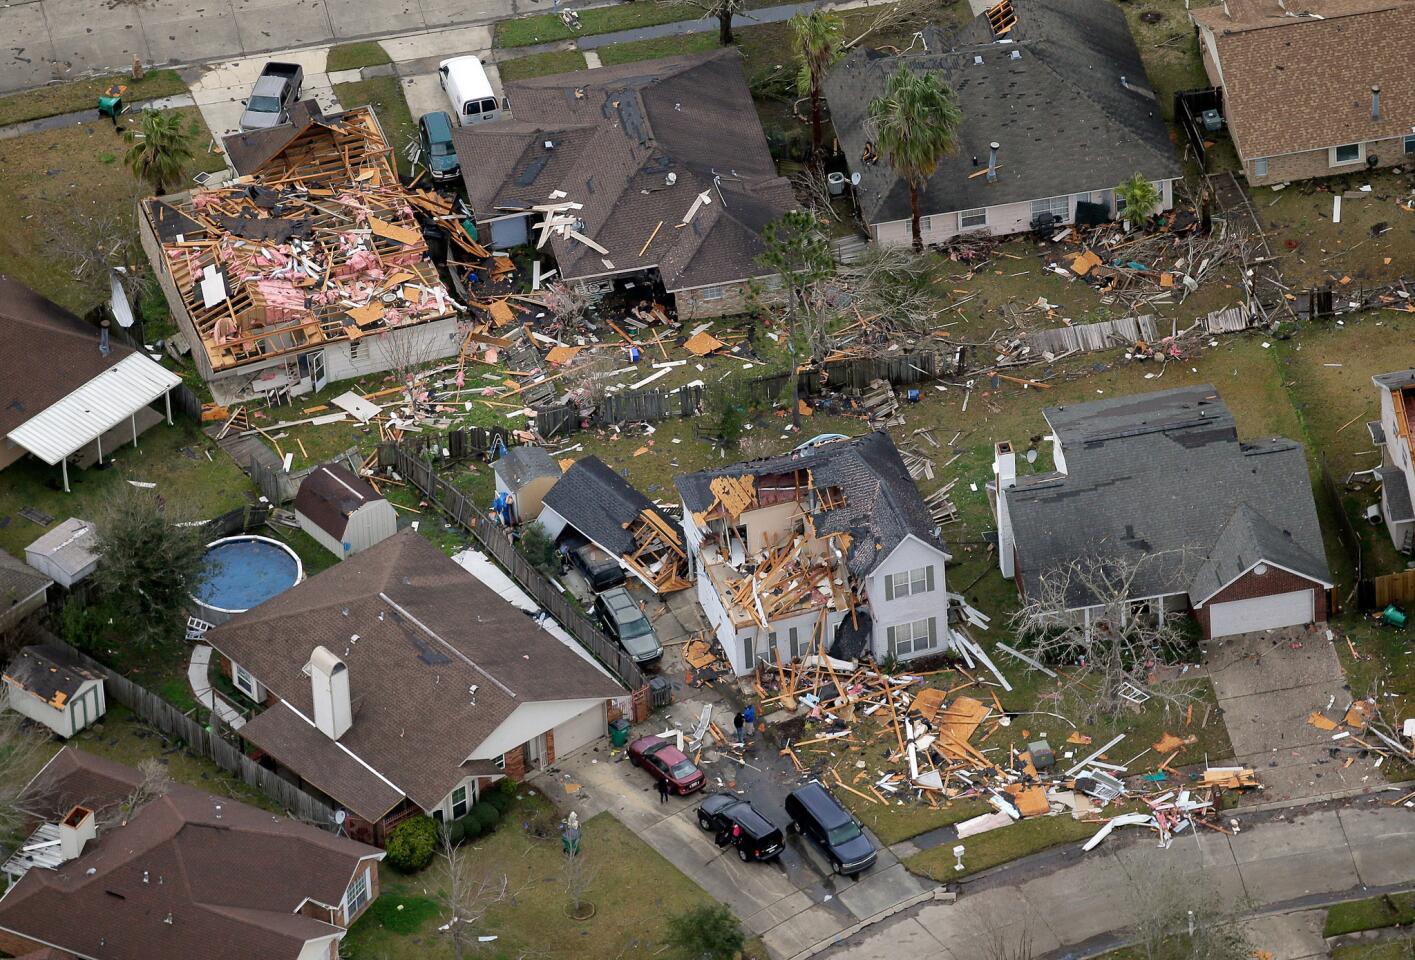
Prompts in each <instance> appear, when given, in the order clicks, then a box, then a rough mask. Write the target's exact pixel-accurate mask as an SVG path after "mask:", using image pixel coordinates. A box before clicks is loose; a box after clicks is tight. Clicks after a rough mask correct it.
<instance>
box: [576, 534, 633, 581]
mask: <svg viewBox="0 0 1415 960" xmlns="http://www.w3.org/2000/svg"><path fill="white" fill-rule="evenodd" d="M560 549H561V550H562V551H564V552H565V555H566V556H568V557H569V558H570V564H571V565H572V566H573V567H574V568H575V569H576V570H578V571H580V574H581V576H583V577H584V578H585V582H586V583H588V584H589V585H590V589H591V590H593V591H594V592H595V593H603V592H604V591H605V590H609V589H610V588H612V587H617V586H619V585H620V584H622V583H623V582H624V577H625V574H624V568H623V567H622V566H620V565H619V561H618V560H615V559H614V558H613V557H612V556H610V555H609V554H608V553H606V552H605V551H604V550H601V549H600V548H599V547H597V546H595V545H594V544H593V543H591V542H590V541H588V540H586V539H585V538H584V537H583V536H581V535H580V534H578V533H567V534H565V535H564V536H563V537H561V538H560Z"/></svg>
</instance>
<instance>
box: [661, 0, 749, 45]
mask: <svg viewBox="0 0 1415 960" xmlns="http://www.w3.org/2000/svg"><path fill="white" fill-rule="evenodd" d="M672 2H673V3H674V4H675V5H676V6H683V7H696V8H698V9H699V10H701V11H702V12H703V16H704V17H712V18H713V19H714V20H716V21H717V42H718V44H719V45H720V46H724V47H725V46H727V45H728V44H730V43H731V42H732V17H733V16H734V15H736V14H737V13H739V12H741V11H742V10H744V9H746V6H747V3H746V0H672Z"/></svg>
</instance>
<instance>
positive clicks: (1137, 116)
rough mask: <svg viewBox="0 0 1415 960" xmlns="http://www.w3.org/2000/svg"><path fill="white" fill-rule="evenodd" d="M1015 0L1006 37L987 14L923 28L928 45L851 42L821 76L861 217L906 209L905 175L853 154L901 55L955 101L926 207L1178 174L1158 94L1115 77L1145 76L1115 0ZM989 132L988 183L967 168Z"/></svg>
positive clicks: (950, 207)
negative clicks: (955, 25)
mask: <svg viewBox="0 0 1415 960" xmlns="http://www.w3.org/2000/svg"><path fill="white" fill-rule="evenodd" d="M1012 6H1013V8H1014V10H1015V11H1016V13H1017V26H1016V27H1015V28H1014V29H1013V30H1012V32H1011V33H1010V34H1008V39H1009V40H1010V41H1011V42H1008V43H1000V44H999V43H994V42H993V38H992V32H991V29H990V28H989V26H988V22H987V18H986V17H985V16H979V17H976V18H974V19H973V20H972V21H971V22H970V23H968V24H967V25H966V26H964V27H963V29H962V30H960V31H959V32H958V33H957V34H955V35H954V36H952V37H945V36H942V35H940V34H939V33H937V32H935V31H931V32H930V33H929V34H926V36H927V38H928V50H929V51H930V52H927V53H923V52H919V51H915V52H911V53H908V54H905V55H902V56H889V55H885V54H883V53H881V52H878V51H873V50H865V49H860V50H857V51H855V52H854V53H852V54H850V55H849V56H847V57H846V58H845V59H844V60H842V61H841V62H840V64H838V65H837V66H836V67H835V69H834V70H832V71H831V73H830V75H829V76H828V77H827V78H826V83H825V92H826V96H827V99H828V100H829V103H830V113H831V119H832V121H833V122H834V124H835V130H836V134H837V136H838V137H839V138H840V143H841V146H842V148H843V149H844V151H845V156H846V158H847V160H848V161H849V163H850V169H851V171H852V172H858V173H859V174H860V176H861V182H860V185H859V187H858V188H857V190H858V194H859V198H860V205H861V209H862V211H863V214H864V218H865V220H866V221H867V222H869V223H883V222H889V221H893V220H902V219H905V218H906V217H908V216H909V192H908V186H907V184H905V183H904V181H903V180H901V179H900V178H898V177H896V176H895V175H894V172H893V171H892V170H891V169H890V167H889V163H888V162H887V160H886V159H885V158H883V157H882V158H881V159H880V161H879V162H878V163H874V164H865V163H863V162H862V161H861V159H860V158H861V156H862V154H863V151H864V145H865V142H866V141H867V140H869V139H871V136H870V134H869V132H868V131H867V129H866V118H867V114H868V111H869V104H870V101H871V100H873V99H874V98H875V97H877V96H878V95H879V94H880V93H882V92H883V90H884V84H885V78H886V77H887V75H888V74H890V73H892V72H894V71H895V70H896V69H897V67H898V64H899V63H900V62H904V63H907V64H909V66H910V68H911V69H914V70H925V71H932V72H938V73H941V74H943V77H944V78H945V79H946V80H947V81H948V82H949V84H950V85H952V87H953V88H954V89H955V90H956V91H957V93H958V100H959V106H960V108H961V109H962V112H963V126H962V129H961V131H960V135H959V147H958V152H957V153H955V154H953V155H951V156H948V157H945V158H944V159H943V161H942V162H940V163H939V166H938V170H937V172H936V173H935V174H934V176H933V177H931V178H930V179H929V182H928V186H927V188H926V189H925V191H924V193H923V195H922V196H921V197H920V210H921V212H922V213H924V214H939V213H946V212H949V211H955V210H971V209H976V208H979V207H989V206H995V205H997V204H1004V203H1017V202H1023V201H1028V200H1036V199H1042V198H1047V197H1059V196H1063V195H1067V194H1073V193H1083V192H1090V191H1100V190H1108V189H1111V188H1112V187H1114V186H1115V185H1116V184H1118V183H1120V182H1121V181H1122V180H1125V179H1126V178H1128V177H1130V176H1131V175H1132V174H1134V173H1136V172H1137V171H1138V172H1141V173H1143V174H1145V176H1146V177H1147V178H1149V179H1151V180H1162V179H1169V178H1173V177H1179V176H1181V175H1182V171H1181V169H1180V166H1179V162H1178V160H1177V159H1176V157H1175V154H1174V146H1173V144H1172V142H1171V140H1170V136H1169V128H1168V127H1167V126H1166V125H1165V122H1164V119H1163V117H1162V116H1161V113H1160V108H1159V104H1158V103H1157V102H1156V101H1155V100H1152V99H1150V98H1149V97H1147V96H1145V95H1144V94H1142V93H1137V92H1135V91H1134V90H1132V89H1128V88H1127V87H1126V86H1123V85H1122V84H1121V78H1122V77H1124V78H1125V80H1126V82H1127V83H1128V84H1129V86H1130V87H1139V88H1148V87H1149V86H1150V84H1149V82H1148V81H1147V80H1146V76H1145V67H1144V65H1143V64H1142V63H1141V61H1140V54H1139V51H1138V50H1136V48H1135V42H1134V40H1133V39H1132V38H1131V36H1130V28H1129V26H1128V25H1127V24H1126V22H1125V14H1124V13H1123V12H1122V11H1121V9H1120V8H1119V7H1118V6H1116V5H1115V4H1113V3H1109V2H1107V0H1012ZM1014 55H1016V59H1013V56H1014ZM977 58H981V60H982V62H981V63H978V62H976V59H977ZM993 141H997V142H998V143H1000V144H1001V147H1002V149H1001V151H1000V153H999V160H1000V163H1001V166H1000V167H999V169H998V171H997V173H998V179H997V182H995V183H988V181H987V178H986V177H976V178H973V179H969V174H972V173H975V172H977V171H978V170H981V169H984V168H985V167H986V165H987V161H988V144H989V143H991V142H993ZM975 157H976V158H977V160H978V162H979V164H980V166H975V165H974V162H973V158H975Z"/></svg>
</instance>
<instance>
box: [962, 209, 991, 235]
mask: <svg viewBox="0 0 1415 960" xmlns="http://www.w3.org/2000/svg"><path fill="white" fill-rule="evenodd" d="M987 225H988V211H987V208H986V207H979V208H978V209H977V210H960V211H958V229H959V230H971V229H972V228H974V227H986V226H987Z"/></svg>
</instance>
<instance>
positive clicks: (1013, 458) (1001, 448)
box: [993, 440, 1017, 580]
mask: <svg viewBox="0 0 1415 960" xmlns="http://www.w3.org/2000/svg"><path fill="white" fill-rule="evenodd" d="M993 472H994V473H995V474H997V565H998V568H999V569H1000V570H1001V571H1002V575H1003V576H1004V577H1006V578H1007V579H1008V580H1011V579H1012V576H1013V574H1014V573H1015V572H1016V571H1015V569H1014V566H1015V553H1016V546H1015V545H1014V544H1013V542H1012V518H1011V517H1010V516H1008V513H1007V493H1006V491H1007V490H1008V489H1009V488H1011V487H1015V486H1017V455H1016V454H1015V453H1013V452H1012V444H1010V443H1008V442H1007V441H1006V440H1002V441H1000V442H999V443H998V444H997V446H996V447H994V448H993Z"/></svg>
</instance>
